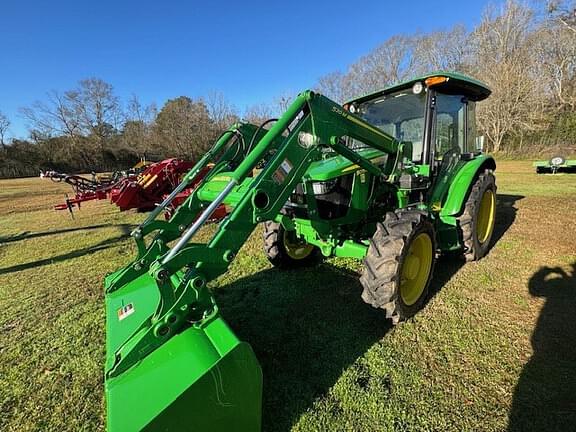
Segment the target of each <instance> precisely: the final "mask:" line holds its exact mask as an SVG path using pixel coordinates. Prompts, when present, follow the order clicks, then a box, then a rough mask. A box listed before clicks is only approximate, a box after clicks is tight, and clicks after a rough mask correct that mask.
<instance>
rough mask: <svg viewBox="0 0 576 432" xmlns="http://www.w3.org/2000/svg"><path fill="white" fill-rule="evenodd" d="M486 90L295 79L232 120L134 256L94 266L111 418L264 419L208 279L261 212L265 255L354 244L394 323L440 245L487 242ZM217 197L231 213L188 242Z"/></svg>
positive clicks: (472, 249) (127, 423)
mask: <svg viewBox="0 0 576 432" xmlns="http://www.w3.org/2000/svg"><path fill="white" fill-rule="evenodd" d="M489 94H490V90H489V89H488V88H487V87H486V86H485V85H484V84H482V83H481V82H479V81H476V80H474V79H472V78H469V77H466V76H463V75H460V74H456V73H447V72H446V73H445V72H439V73H434V74H430V75H426V76H422V77H418V78H415V79H413V80H410V81H407V82H404V83H401V84H398V85H396V86H393V87H390V88H387V89H384V90H382V91H378V92H376V93H373V94H369V95H366V96H362V97H360V98H358V99H354V100H352V101H350V102H348V103H346V104H344V105H339V104H337V103H335V102H333V101H331V100H330V99H328V98H326V97H324V96H322V95H321V94H318V93H315V92H312V91H306V92H303V93H301V94H300V95H299V96H298V97H296V99H295V100H294V102H293V103H292V105H291V106H290V107H289V108H288V110H287V111H286V112H285V113H284V115H283V116H282V117H280V118H279V119H277V120H276V121H275V122H269V123H268V126H270V125H272V126H271V127H270V128H269V129H266V128H265V127H262V126H260V127H257V126H255V125H252V124H247V123H242V124H235V125H233V126H232V127H230V129H228V130H227V131H226V132H225V133H224V134H223V135H222V136H221V137H220V138H219V139H218V141H217V142H216V143H215V145H214V146H213V148H212V149H211V150H210V151H208V152H207V153H206V155H205V156H204V157H203V158H202V159H201V160H200V161H199V162H198V163H197V165H196V166H195V167H194V168H193V169H192V170H191V171H190V172H189V173H188V174H187V175H186V176H185V178H184V181H183V182H182V184H181V185H180V186H179V187H178V188H177V189H176V190H175V191H174V192H173V193H172V194H171V195H170V196H169V197H167V198H166V200H165V201H164V202H163V203H162V204H161V205H160V206H158V207H157V208H156V210H155V211H154V212H152V213H151V214H150V215H149V217H148V218H147V219H146V220H145V221H144V222H143V223H142V225H140V226H139V227H138V228H137V229H135V230H134V232H133V233H132V236H133V237H134V240H135V241H136V244H137V247H138V256H137V257H136V258H135V259H134V261H133V262H131V263H130V264H129V265H128V266H126V267H125V268H123V269H121V270H119V271H117V272H115V273H113V274H111V275H109V276H107V277H106V280H105V290H106V314H107V338H106V350H107V358H106V368H105V389H106V399H107V424H108V430H109V431H111V432H116V431H122V432H126V431H137V430H147V431H148V430H149V431H258V430H260V414H261V402H262V401H261V399H262V372H261V369H260V366H259V364H258V361H257V359H256V357H255V355H254V353H253V351H252V349H251V347H250V346H249V345H248V344H247V343H246V342H242V341H239V340H238V338H237V337H236V336H235V334H234V331H233V330H232V329H231V328H230V327H229V326H228V324H227V323H226V322H225V321H224V319H223V317H222V316H221V314H220V312H219V309H218V305H217V304H216V301H215V299H214V297H213V295H212V289H213V285H212V284H211V286H210V288H209V287H208V286H207V284H208V283H209V282H210V281H213V280H214V279H216V278H217V277H218V276H219V275H222V274H223V273H225V272H226V271H227V269H228V267H229V265H230V263H231V262H232V261H233V260H234V258H235V256H236V254H237V253H238V251H239V250H240V248H241V246H242V245H243V244H244V243H245V242H246V240H247V239H248V237H249V236H250V234H251V233H252V232H253V230H254V229H255V228H256V227H257V225H259V224H262V225H263V233H264V251H265V253H266V255H267V256H268V259H269V260H270V262H271V263H272V264H273V265H274V266H276V267H279V268H283V269H287V268H297V267H300V266H302V265H314V264H315V263H318V262H319V261H320V259H321V258H322V257H330V256H336V257H352V258H356V259H358V260H362V261H363V263H364V268H363V270H362V274H361V276H360V281H361V283H362V286H363V287H364V291H363V294H362V297H363V299H364V300H365V301H366V302H367V303H369V304H370V305H372V306H374V307H376V308H380V309H381V310H382V313H383V314H386V316H387V317H389V318H390V319H391V320H392V322H393V323H398V322H400V321H402V320H405V319H407V318H409V317H411V316H412V315H413V314H415V313H416V312H417V311H418V310H419V309H420V308H421V307H422V306H423V304H424V302H425V301H426V298H427V294H428V287H429V284H430V280H431V279H432V275H433V270H434V265H435V261H436V257H437V255H438V254H440V253H443V252H449V251H454V252H456V253H458V251H459V252H461V253H462V254H464V256H465V257H466V259H467V260H477V259H479V258H481V257H482V256H484V255H485V254H486V252H487V251H488V248H489V245H490V239H491V237H492V233H493V229H494V221H495V217H496V205H495V204H496V184H495V179H494V174H493V172H494V170H495V168H496V165H495V162H494V160H493V159H492V158H491V157H489V156H486V155H483V154H481V152H480V151H477V150H476V122H475V114H474V113H475V105H476V103H477V102H479V101H481V100H483V99H485V98H486V97H488V96H489ZM206 167H211V169H210V171H209V172H208V174H207V175H206V176H205V177H204V179H203V180H202V181H201V182H200V183H199V186H198V188H197V189H195V191H194V192H193V193H192V194H191V195H190V196H189V197H188V199H187V200H186V201H185V202H184V204H183V205H181V206H180V207H178V209H177V210H176V212H175V213H174V215H173V216H172V217H171V219H170V220H168V221H166V220H162V219H160V218H157V216H158V215H159V214H160V213H161V211H162V209H163V208H165V207H166V206H168V205H169V203H170V202H171V200H172V199H174V197H175V196H176V195H177V194H178V193H179V192H180V191H181V190H182V189H184V188H185V187H186V186H187V185H188V184H190V183H192V182H194V181H195V178H196V177H197V176H198V174H199V173H200V172H206V170H205V168H206ZM222 204H223V205H225V206H227V207H228V208H229V209H230V213H229V215H228V216H227V217H226V218H225V219H223V220H222V221H221V222H220V223H219V225H218V226H217V228H216V229H215V230H213V231H214V232H213V234H211V235H209V236H208V237H209V239H208V241H206V242H194V241H193V239H194V236H195V235H196V234H197V233H198V231H199V230H200V228H201V227H202V226H203V224H205V223H206V222H207V221H208V220H210V218H211V215H212V213H213V212H214V211H215V210H216V209H217V208H218V206H220V205H222ZM208 231H210V230H208ZM207 234H208V232H207V231H204V234H203V235H202V237H203V238H204V237H206V235H207ZM234 324H235V323H232V326H234Z"/></svg>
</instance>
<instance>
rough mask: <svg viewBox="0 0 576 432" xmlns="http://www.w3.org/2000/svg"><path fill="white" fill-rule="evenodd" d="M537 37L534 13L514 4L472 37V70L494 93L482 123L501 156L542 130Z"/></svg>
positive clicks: (490, 13)
mask: <svg viewBox="0 0 576 432" xmlns="http://www.w3.org/2000/svg"><path fill="white" fill-rule="evenodd" d="M532 31H533V21H532V11H531V10H530V9H529V8H527V7H525V6H522V5H521V4H519V3H517V2H516V1H514V0H508V2H507V3H506V4H505V6H504V7H503V9H502V10H500V11H495V10H493V9H489V10H487V12H486V13H485V15H484V17H483V20H482V22H481V23H480V25H479V26H478V27H477V28H476V30H475V31H474V33H473V34H472V35H471V43H472V44H473V48H474V50H475V52H474V57H475V61H474V65H473V66H472V70H473V71H474V72H475V74H476V75H478V76H480V77H482V79H483V80H484V81H485V82H486V83H487V84H488V85H489V86H490V88H491V89H492V92H493V93H492V96H491V97H490V98H489V99H487V100H486V101H485V102H483V103H482V104H480V106H479V111H478V121H479V124H480V128H481V129H482V130H483V132H484V133H485V134H486V136H487V138H488V139H489V141H490V143H491V144H492V150H493V151H495V152H498V151H500V150H502V144H503V142H504V140H505V138H506V137H507V136H510V135H514V134H516V133H518V131H523V130H534V129H535V128H537V127H538V125H539V124H540V120H541V115H542V105H543V97H542V96H543V95H542V93H541V92H540V91H538V89H537V88H536V87H535V86H534V80H533V79H532V78H534V77H533V76H532V75H531V71H532V70H533V60H532V55H531V49H530V48H531V42H532V40H531V38H530V35H531V32H532Z"/></svg>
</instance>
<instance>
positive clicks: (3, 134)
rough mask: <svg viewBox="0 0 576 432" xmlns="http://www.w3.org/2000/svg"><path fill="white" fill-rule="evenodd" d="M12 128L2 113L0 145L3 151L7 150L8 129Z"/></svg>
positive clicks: (0, 118)
mask: <svg viewBox="0 0 576 432" xmlns="http://www.w3.org/2000/svg"><path fill="white" fill-rule="evenodd" d="M9 128H10V120H9V119H8V117H6V115H5V114H4V113H2V111H0V145H2V148H3V149H6V142H5V141H4V140H5V139H6V134H7V133H8V129H9Z"/></svg>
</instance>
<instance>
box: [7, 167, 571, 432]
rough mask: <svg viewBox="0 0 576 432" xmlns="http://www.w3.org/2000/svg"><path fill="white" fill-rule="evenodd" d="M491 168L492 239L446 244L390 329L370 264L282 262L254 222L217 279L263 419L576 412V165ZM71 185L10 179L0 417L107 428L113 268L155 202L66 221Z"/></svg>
mask: <svg viewBox="0 0 576 432" xmlns="http://www.w3.org/2000/svg"><path fill="white" fill-rule="evenodd" d="M497 181H498V186H499V189H498V192H499V210H500V213H499V219H498V225H497V230H496V234H497V235H496V237H497V242H496V244H495V246H494V248H493V249H492V250H491V252H490V254H489V255H488V256H487V257H486V258H485V259H483V260H481V261H480V262H476V263H470V264H464V263H462V262H461V261H459V260H457V259H455V258H453V257H452V258H445V259H442V260H441V261H440V262H439V263H438V265H437V271H436V275H435V279H434V283H433V293H434V294H433V296H432V298H431V299H430V301H429V302H428V304H427V305H426V307H425V308H424V309H423V310H422V311H421V312H420V313H419V314H417V315H416V317H415V318H414V319H412V320H410V321H408V322H406V323H403V324H401V325H400V326H397V327H394V328H393V327H391V325H390V324H389V323H388V322H387V321H386V320H385V319H384V318H383V314H382V313H380V311H378V310H374V309H372V308H371V307H369V306H367V305H365V304H364V303H363V302H362V300H361V298H360V293H361V287H360V284H359V282H358V280H357V276H356V272H357V271H358V270H359V268H360V267H359V263H357V262H356V261H354V260H348V259H330V260H327V261H325V262H324V263H323V264H322V265H320V266H319V267H317V268H310V269H304V270H301V271H291V272H281V271H278V270H275V269H273V268H271V266H270V265H269V264H268V262H267V260H266V258H265V257H264V255H263V253H262V252H261V244H260V230H257V232H255V233H254V235H253V236H252V238H251V239H250V241H249V242H248V243H247V244H246V245H245V246H244V247H243V249H242V251H241V253H240V254H239V255H238V257H237V258H236V260H235V262H234V263H233V265H232V267H231V270H230V272H228V273H227V274H226V275H224V276H222V277H221V278H220V279H219V280H218V281H217V283H216V284H215V295H216V299H217V301H218V304H219V305H220V308H221V310H222V314H223V316H224V317H225V319H226V320H227V321H228V323H229V324H230V325H231V326H232V328H233V329H234V330H235V331H236V333H237V334H238V335H239V336H240V338H241V339H243V340H246V341H248V342H250V344H251V345H252V347H253V348H254V350H255V352H256V355H257V357H258V359H259V361H260V363H261V365H262V369H263V372H264V400H263V423H264V430H265V431H289V430H294V431H327V430H335V431H342V430H346V431H348V430H349V431H371V430H374V431H430V430H439V431H440V430H441V431H445V430H450V431H452V430H453V431H501V430H506V429H509V430H519V431H520V430H533V431H543V430H546V431H555V430H556V431H564V430H570V428H574V425H575V424H576V397H575V396H574V395H576V380H575V378H574V373H573V371H574V370H575V368H576V319H574V317H576V275H574V273H573V272H574V269H573V268H572V264H573V263H575V262H576V249H575V246H574V245H575V244H576V222H575V218H574V215H576V175H574V176H568V175H564V176H537V175H536V174H534V173H533V171H532V168H531V166H530V163H528V162H521V163H520V162H508V161H507V162H503V163H502V164H501V166H500V167H499V169H498V171H497ZM64 192H67V188H66V186H65V185H58V184H53V183H51V182H48V181H46V180H44V181H41V180H39V179H24V180H9V181H1V182H0V310H1V311H2V312H1V314H0V411H1V412H2V416H0V430H2V431H82V430H85V431H94V430H104V422H105V412H104V402H103V378H102V371H103V362H104V307H103V293H102V279H103V277H104V275H105V274H106V273H107V272H110V271H113V270H115V269H117V268H119V267H120V266H122V265H124V264H126V263H127V262H129V261H130V259H131V257H132V256H133V254H134V252H135V251H134V247H133V245H132V242H131V241H130V239H129V238H127V237H126V234H127V233H128V232H129V230H130V227H131V226H133V225H135V224H137V223H138V222H139V221H141V220H142V218H143V215H142V214H137V213H133V212H126V213H120V212H118V211H117V210H116V209H115V208H114V207H112V206H110V205H109V204H107V203H106V202H91V203H86V204H85V205H84V206H83V207H82V210H81V211H79V212H76V213H75V215H76V218H75V219H74V220H72V219H71V218H70V217H69V216H68V214H67V213H64V212H54V211H53V210H51V206H52V204H54V203H56V202H57V201H59V200H61V199H62V196H63V193H64ZM208 229H214V228H213V227H212V228H208ZM556 267H558V268H557V269H556ZM547 268H548V269H549V270H546V269H547ZM562 272H564V274H562Z"/></svg>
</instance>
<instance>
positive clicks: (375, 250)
mask: <svg viewBox="0 0 576 432" xmlns="http://www.w3.org/2000/svg"><path fill="white" fill-rule="evenodd" d="M435 255H436V238H435V234H434V227H433V226H432V224H431V223H430V221H429V220H428V219H427V218H426V216H425V215H424V214H423V213H421V212H416V211H399V212H396V213H387V214H386V218H385V220H384V222H383V223H379V224H378V225H377V228H376V232H375V233H374V236H373V237H372V239H371V241H370V246H369V247H368V253H367V254H366V257H365V258H364V270H363V271H362V275H361V276H360V282H361V283H362V286H363V287H364V291H363V293H362V299H363V300H364V301H365V302H366V303H368V304H370V305H372V306H374V307H377V308H382V309H384V310H385V311H386V316H387V317H388V318H390V319H391V320H392V322H393V323H394V324H397V323H398V322H399V321H401V320H404V319H407V318H409V317H411V316H412V315H414V314H415V313H416V312H417V311H418V310H419V309H420V308H421V307H422V305H423V304H424V302H425V301H426V298H427V296H428V288H429V285H430V281H431V279H432V274H433V272H434V263H435Z"/></svg>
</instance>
